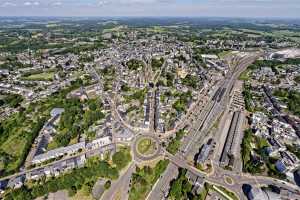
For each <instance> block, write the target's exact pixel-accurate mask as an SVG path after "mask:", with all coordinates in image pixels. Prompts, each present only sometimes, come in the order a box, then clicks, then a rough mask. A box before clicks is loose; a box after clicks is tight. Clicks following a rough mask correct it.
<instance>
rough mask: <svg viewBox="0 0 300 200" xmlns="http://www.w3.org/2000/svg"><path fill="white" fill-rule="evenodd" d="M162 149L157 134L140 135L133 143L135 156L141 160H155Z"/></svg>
mask: <svg viewBox="0 0 300 200" xmlns="http://www.w3.org/2000/svg"><path fill="white" fill-rule="evenodd" d="M160 151H161V146H160V144H159V139H158V138H156V137H155V136H151V135H140V136H138V137H137V138H136V139H135V141H134V143H133V152H134V156H135V158H137V159H138V160H139V161H148V160H153V159H154V158H156V157H157V156H159V154H160Z"/></svg>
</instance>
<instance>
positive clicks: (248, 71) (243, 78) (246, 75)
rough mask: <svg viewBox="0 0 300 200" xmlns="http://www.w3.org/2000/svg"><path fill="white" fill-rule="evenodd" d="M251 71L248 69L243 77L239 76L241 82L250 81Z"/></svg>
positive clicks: (243, 73)
mask: <svg viewBox="0 0 300 200" xmlns="http://www.w3.org/2000/svg"><path fill="white" fill-rule="evenodd" d="M250 71H251V70H249V69H246V70H245V71H243V72H242V73H241V75H240V76H239V80H241V81H248V80H249V74H250Z"/></svg>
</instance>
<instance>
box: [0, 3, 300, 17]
mask: <svg viewBox="0 0 300 200" xmlns="http://www.w3.org/2000/svg"><path fill="white" fill-rule="evenodd" d="M0 16H184V17H198V16H199V17H201V16H208V17H209V16H213V17H259V18H264V17H267V18H300V0H0Z"/></svg>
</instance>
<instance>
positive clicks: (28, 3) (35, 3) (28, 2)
mask: <svg viewBox="0 0 300 200" xmlns="http://www.w3.org/2000/svg"><path fill="white" fill-rule="evenodd" d="M39 5H40V2H38V1H26V2H24V6H39Z"/></svg>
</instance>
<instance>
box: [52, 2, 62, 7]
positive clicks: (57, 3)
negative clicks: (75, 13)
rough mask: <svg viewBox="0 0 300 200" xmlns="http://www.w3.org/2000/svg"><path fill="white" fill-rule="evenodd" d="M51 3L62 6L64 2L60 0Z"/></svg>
mask: <svg viewBox="0 0 300 200" xmlns="http://www.w3.org/2000/svg"><path fill="white" fill-rule="evenodd" d="M51 5H52V6H61V5H63V3H62V2H60V1H57V2H53V3H52V4H51Z"/></svg>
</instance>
